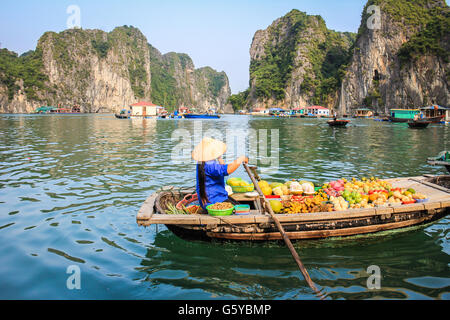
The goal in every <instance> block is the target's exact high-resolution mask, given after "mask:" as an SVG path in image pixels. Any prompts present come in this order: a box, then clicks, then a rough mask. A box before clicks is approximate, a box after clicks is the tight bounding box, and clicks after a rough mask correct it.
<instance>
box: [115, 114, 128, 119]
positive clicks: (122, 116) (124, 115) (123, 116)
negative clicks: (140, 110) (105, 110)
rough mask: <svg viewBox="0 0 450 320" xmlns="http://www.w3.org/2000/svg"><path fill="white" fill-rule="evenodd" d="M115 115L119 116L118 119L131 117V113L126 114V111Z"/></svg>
mask: <svg viewBox="0 0 450 320" xmlns="http://www.w3.org/2000/svg"><path fill="white" fill-rule="evenodd" d="M114 116H115V117H116V118H117V119H129V118H130V115H128V114H124V113H121V114H117V113H116V114H114Z"/></svg>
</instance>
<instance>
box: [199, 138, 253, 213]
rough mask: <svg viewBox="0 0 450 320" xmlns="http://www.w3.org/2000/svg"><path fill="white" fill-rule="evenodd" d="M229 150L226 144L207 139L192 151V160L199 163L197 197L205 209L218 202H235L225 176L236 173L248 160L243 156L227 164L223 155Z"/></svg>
mask: <svg viewBox="0 0 450 320" xmlns="http://www.w3.org/2000/svg"><path fill="white" fill-rule="evenodd" d="M226 150H227V146H226V144H225V143H223V142H221V141H218V140H215V139H212V138H209V137H205V138H204V139H203V140H202V141H201V142H200V143H199V144H198V145H197V146H196V147H195V148H194V150H193V151H192V159H194V160H196V161H197V187H196V190H197V195H198V201H199V203H200V206H201V207H202V208H203V209H206V207H207V206H208V205H210V204H214V203H218V202H232V203H233V202H234V201H233V200H231V199H229V198H228V192H227V190H225V179H224V177H225V176H228V175H230V174H232V173H233V172H235V171H236V169H237V168H239V166H240V165H241V164H242V163H248V158H247V157H245V156H241V157H239V158H237V159H236V160H234V161H233V162H232V163H230V164H225V163H224V161H223V159H222V155H223V154H224V153H225V151H226Z"/></svg>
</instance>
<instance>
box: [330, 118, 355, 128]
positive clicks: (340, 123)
mask: <svg viewBox="0 0 450 320" xmlns="http://www.w3.org/2000/svg"><path fill="white" fill-rule="evenodd" d="M349 122H350V120H329V121H327V123H328V125H329V126H330V127H345V126H346V125H347V124H348V123H349Z"/></svg>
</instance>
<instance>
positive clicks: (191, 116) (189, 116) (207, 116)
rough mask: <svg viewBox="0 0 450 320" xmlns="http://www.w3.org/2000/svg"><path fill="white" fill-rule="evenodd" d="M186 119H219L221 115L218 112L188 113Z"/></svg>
mask: <svg viewBox="0 0 450 320" xmlns="http://www.w3.org/2000/svg"><path fill="white" fill-rule="evenodd" d="M184 117H185V118H186V119H219V118H220V116H219V115H218V114H193V113H186V114H185V115H184Z"/></svg>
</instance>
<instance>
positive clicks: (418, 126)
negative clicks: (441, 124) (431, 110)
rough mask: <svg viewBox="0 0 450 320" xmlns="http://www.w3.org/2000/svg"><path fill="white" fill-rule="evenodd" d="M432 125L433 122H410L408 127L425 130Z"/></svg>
mask: <svg viewBox="0 0 450 320" xmlns="http://www.w3.org/2000/svg"><path fill="white" fill-rule="evenodd" d="M430 123H431V121H420V120H418V121H409V122H408V126H409V127H410V128H411V129H424V128H426V127H428V125H429V124H430Z"/></svg>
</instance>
